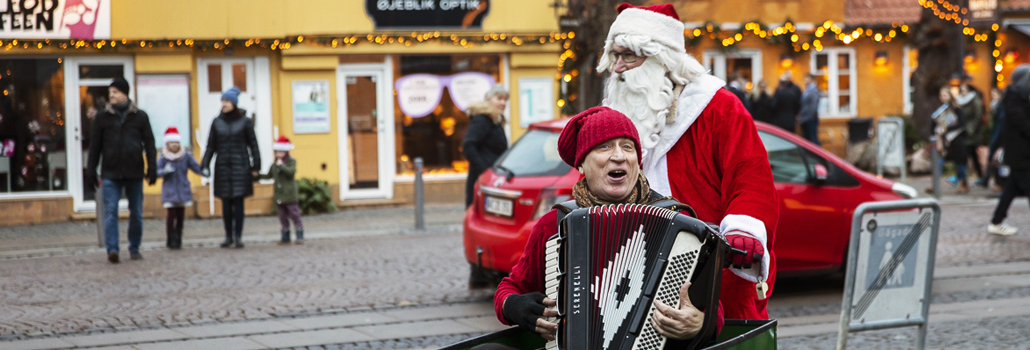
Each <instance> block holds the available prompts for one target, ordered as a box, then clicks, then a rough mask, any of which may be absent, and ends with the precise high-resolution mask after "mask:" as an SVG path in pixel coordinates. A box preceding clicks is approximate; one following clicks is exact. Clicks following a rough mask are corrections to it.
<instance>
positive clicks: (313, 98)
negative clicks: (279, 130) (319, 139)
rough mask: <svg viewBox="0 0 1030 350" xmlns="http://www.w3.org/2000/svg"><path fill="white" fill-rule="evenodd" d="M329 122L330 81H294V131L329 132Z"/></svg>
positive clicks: (307, 132)
mask: <svg viewBox="0 0 1030 350" xmlns="http://www.w3.org/2000/svg"><path fill="white" fill-rule="evenodd" d="M329 130H330V124H329V81H328V80H313V81H303V80H295V81H294V82H293V133H294V134H315V133H327V132H329Z"/></svg>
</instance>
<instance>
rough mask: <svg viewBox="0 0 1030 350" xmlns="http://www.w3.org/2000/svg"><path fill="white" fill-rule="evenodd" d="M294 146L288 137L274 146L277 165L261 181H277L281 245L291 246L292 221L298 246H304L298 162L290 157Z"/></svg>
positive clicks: (274, 198) (275, 197) (280, 138)
mask: <svg viewBox="0 0 1030 350" xmlns="http://www.w3.org/2000/svg"><path fill="white" fill-rule="evenodd" d="M292 149H293V144H292V143H290V139H288V138H286V136H279V139H278V140H276V141H275V143H273V144H272V150H274V151H275V163H273V164H272V166H271V167H269V168H268V173H266V174H262V175H261V176H260V177H259V178H261V179H275V184H274V186H275V192H274V196H273V198H272V200H273V201H275V205H276V207H278V209H279V223H280V224H282V227H283V229H282V239H281V240H280V241H279V244H290V221H293V227H294V228H296V229H297V240H296V242H297V244H304V222H303V221H301V220H300V196H299V195H298V193H297V181H296V180H294V175H296V174H297V161H296V160H294V159H293V157H290V150H292Z"/></svg>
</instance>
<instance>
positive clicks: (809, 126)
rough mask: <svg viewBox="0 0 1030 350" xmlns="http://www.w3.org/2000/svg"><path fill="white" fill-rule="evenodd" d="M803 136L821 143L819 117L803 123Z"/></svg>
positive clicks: (818, 144)
mask: <svg viewBox="0 0 1030 350" xmlns="http://www.w3.org/2000/svg"><path fill="white" fill-rule="evenodd" d="M801 137H803V138H804V139H805V140H808V141H809V142H811V143H814V144H815V145H816V146H820V143H819V119H815V120H812V121H808V122H804V123H801Z"/></svg>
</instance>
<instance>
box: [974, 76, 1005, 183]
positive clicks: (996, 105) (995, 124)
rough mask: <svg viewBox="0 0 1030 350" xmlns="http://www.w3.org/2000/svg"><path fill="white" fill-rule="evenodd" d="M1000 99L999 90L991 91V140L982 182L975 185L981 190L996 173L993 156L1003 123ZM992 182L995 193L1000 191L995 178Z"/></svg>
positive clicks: (999, 143)
mask: <svg viewBox="0 0 1030 350" xmlns="http://www.w3.org/2000/svg"><path fill="white" fill-rule="evenodd" d="M1001 97H1002V92H1001V89H998V88H993V89H991V123H990V125H991V139H990V142H988V147H987V171H986V172H985V173H984V178H983V181H977V185H980V187H983V188H987V186H988V183H989V182H990V180H991V176H994V172H995V171H997V166H996V165H995V163H994V154H995V153H996V152H998V148H999V147H1001V127H1002V125H1003V124H1004V123H1005V104H1004V103H1001ZM994 182H995V188H996V191H1000V190H1001V187H999V184H998V179H997V178H995V179H994Z"/></svg>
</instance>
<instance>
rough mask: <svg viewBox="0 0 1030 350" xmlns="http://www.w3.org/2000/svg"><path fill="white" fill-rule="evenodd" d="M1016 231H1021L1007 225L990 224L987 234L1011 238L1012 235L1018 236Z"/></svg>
mask: <svg viewBox="0 0 1030 350" xmlns="http://www.w3.org/2000/svg"><path fill="white" fill-rule="evenodd" d="M1016 231H1019V230H1018V229H1016V228H1015V227H1012V226H1008V225H1005V224H998V225H995V224H988V225H987V232H989V233H991V234H995V235H999V236H1011V235H1014V234H1016Z"/></svg>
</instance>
